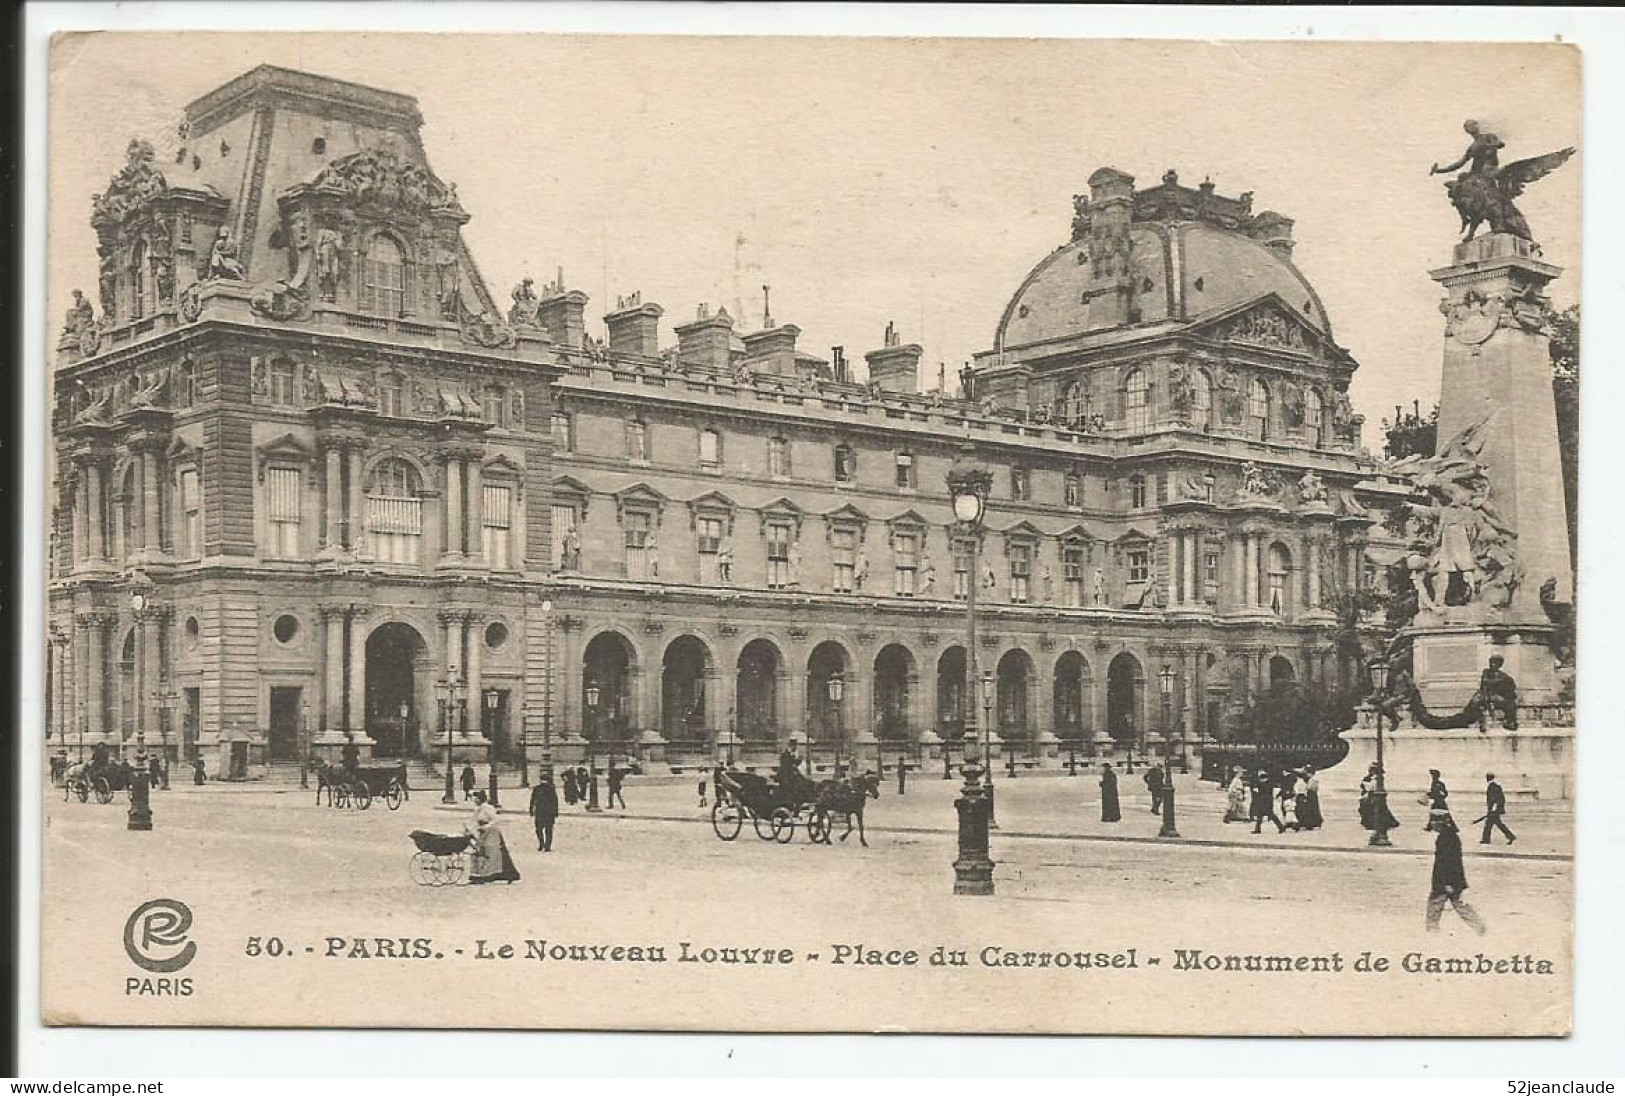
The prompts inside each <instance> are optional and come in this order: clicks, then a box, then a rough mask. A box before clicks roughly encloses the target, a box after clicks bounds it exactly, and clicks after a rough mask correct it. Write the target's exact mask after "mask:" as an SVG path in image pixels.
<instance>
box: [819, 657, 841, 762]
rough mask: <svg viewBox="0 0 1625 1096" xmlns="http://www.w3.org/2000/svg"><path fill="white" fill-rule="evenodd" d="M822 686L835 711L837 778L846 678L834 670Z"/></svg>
mask: <svg viewBox="0 0 1625 1096" xmlns="http://www.w3.org/2000/svg"><path fill="white" fill-rule="evenodd" d="M824 686H825V688H827V689H828V690H829V703H830V706H831V707H832V708H834V709H835V775H836V777H837V778H839V777H840V775H841V739H842V737H843V735H844V733H845V728H844V727H843V726H842V722H843V721H842V719H841V716H842V712H841V698H842V697H843V696H845V695H846V678H845V677H844V676H842V674H841V671H839V670H836V671H835V672H834V673H832V674H830V675H829V679H828V680H826V681H825V682H824Z"/></svg>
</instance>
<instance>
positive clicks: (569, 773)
mask: <svg viewBox="0 0 1625 1096" xmlns="http://www.w3.org/2000/svg"><path fill="white" fill-rule="evenodd" d="M560 783H562V784H563V785H564V801H565V802H566V803H568V804H569V805H570V806H572V807H573V806H575V805H576V771H575V770H574V769H572V768H571V767H570V766H568V765H566V766H565V767H564V776H563V777H561V778H560Z"/></svg>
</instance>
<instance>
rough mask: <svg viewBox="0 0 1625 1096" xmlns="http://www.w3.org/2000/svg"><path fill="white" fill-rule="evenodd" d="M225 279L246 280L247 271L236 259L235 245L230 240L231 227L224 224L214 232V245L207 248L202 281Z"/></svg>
mask: <svg viewBox="0 0 1625 1096" xmlns="http://www.w3.org/2000/svg"><path fill="white" fill-rule="evenodd" d="M216 279H226V280H230V281H235V282H246V281H247V280H248V272H247V271H246V270H244V269H243V264H242V263H241V262H240V261H238V259H237V245H236V244H235V243H233V242H232V239H231V229H229V228H227V227H226V226H225V225H221V226H220V231H219V232H218V233H216V234H215V237H214V245H213V246H212V247H211V248H210V249H209V261H208V264H207V265H206V266H205V267H204V275H203V279H202V280H203V281H206V282H207V281H215V280H216Z"/></svg>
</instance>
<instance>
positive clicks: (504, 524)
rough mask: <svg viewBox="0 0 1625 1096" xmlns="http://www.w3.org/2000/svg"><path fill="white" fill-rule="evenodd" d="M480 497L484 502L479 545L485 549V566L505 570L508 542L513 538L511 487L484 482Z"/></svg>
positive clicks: (506, 567)
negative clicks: (482, 537) (482, 535)
mask: <svg viewBox="0 0 1625 1096" xmlns="http://www.w3.org/2000/svg"><path fill="white" fill-rule="evenodd" d="M481 497H482V498H483V500H484V503H485V507H484V511H483V513H482V515H481V520H482V522H483V524H484V526H485V528H484V529H483V534H484V539H483V541H482V543H481V545H480V546H481V547H482V548H483V549H484V550H485V564H486V566H487V567H492V568H495V569H496V570H499V571H506V570H507V569H508V557H509V551H508V549H509V542H510V541H511V540H512V539H513V535H512V534H513V488H512V487H508V486H506V485H502V484H489V483H488V484H485V490H484V491H483V492H482V494H481Z"/></svg>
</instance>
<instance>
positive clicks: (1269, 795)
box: [1248, 769, 1286, 833]
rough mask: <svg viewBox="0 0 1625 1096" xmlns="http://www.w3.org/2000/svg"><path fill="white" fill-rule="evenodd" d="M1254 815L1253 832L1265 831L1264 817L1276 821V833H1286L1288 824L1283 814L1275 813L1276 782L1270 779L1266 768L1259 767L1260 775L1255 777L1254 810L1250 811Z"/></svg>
mask: <svg viewBox="0 0 1625 1096" xmlns="http://www.w3.org/2000/svg"><path fill="white" fill-rule="evenodd" d="M1248 813H1249V814H1251V815H1252V817H1253V832H1254V833H1263V832H1264V819H1266V818H1267V819H1269V820H1270V821H1271V822H1274V823H1275V832H1276V833H1285V832H1286V824H1285V823H1283V822H1282V821H1281V816H1280V815H1278V814H1276V813H1275V782H1274V781H1273V780H1271V779H1270V774H1269V772H1268V770H1266V769H1259V770H1258V775H1257V776H1255V777H1254V778H1253V802H1252V810H1251V811H1249V812H1248Z"/></svg>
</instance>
